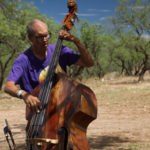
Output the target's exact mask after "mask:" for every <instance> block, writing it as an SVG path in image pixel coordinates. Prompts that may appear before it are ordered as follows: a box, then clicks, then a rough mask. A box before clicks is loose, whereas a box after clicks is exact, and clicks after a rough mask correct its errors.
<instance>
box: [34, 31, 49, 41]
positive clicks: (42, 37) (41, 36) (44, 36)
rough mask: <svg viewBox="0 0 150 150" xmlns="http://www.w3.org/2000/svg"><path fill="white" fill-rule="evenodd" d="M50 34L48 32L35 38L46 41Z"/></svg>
mask: <svg viewBox="0 0 150 150" xmlns="http://www.w3.org/2000/svg"><path fill="white" fill-rule="evenodd" d="M50 35H51V33H50V32H48V33H47V34H43V35H36V36H35V38H36V39H37V40H43V39H44V38H46V39H48V38H49V37H50Z"/></svg>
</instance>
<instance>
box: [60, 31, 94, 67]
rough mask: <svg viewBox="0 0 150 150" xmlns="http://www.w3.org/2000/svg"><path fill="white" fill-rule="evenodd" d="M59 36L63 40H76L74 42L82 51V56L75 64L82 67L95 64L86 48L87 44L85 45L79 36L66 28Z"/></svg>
mask: <svg viewBox="0 0 150 150" xmlns="http://www.w3.org/2000/svg"><path fill="white" fill-rule="evenodd" d="M59 36H60V38H62V39H63V40H67V41H71V42H74V44H75V45H76V46H77V48H78V50H79V52H80V58H79V60H78V61H77V62H76V63H75V65H79V66H82V67H91V66H93V65H94V61H93V59H92V56H91V55H90V53H89V52H88V50H87V49H86V48H85V46H83V44H82V43H81V42H80V40H79V39H78V38H77V37H75V36H74V35H73V34H71V33H70V32H67V31H65V30H62V31H60V34H59Z"/></svg>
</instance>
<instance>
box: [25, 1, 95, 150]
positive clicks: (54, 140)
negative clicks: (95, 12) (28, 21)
mask: <svg viewBox="0 0 150 150" xmlns="http://www.w3.org/2000/svg"><path fill="white" fill-rule="evenodd" d="M68 8H69V14H68V15H66V16H65V18H64V21H63V23H62V27H61V30H62V29H63V30H67V31H69V30H71V29H72V27H73V25H74V22H75V19H76V18H77V4H76V2H75V0H68ZM62 41H63V40H62V39H61V38H59V37H58V39H57V43H56V46H55V49H54V52H53V56H52V59H51V61H50V64H49V69H48V72H47V75H46V78H45V80H44V81H43V82H42V83H41V84H40V85H39V86H38V87H36V88H35V89H34V90H33V92H32V94H33V95H34V96H37V97H38V98H39V100H40V102H41V104H42V110H41V111H40V113H34V114H33V113H32V112H30V110H29V108H28V107H27V110H26V112H27V114H26V116H27V118H28V129H27V138H26V142H27V150H89V149H90V147H89V145H88V141H87V138H86V131H87V127H88V125H89V124H90V123H91V122H92V121H93V120H94V119H96V117H97V101H96V97H95V94H94V92H93V91H92V90H91V89H90V88H89V87H87V86H86V85H84V84H81V83H80V82H77V81H75V80H73V79H71V78H70V77H69V76H68V75H67V74H66V73H64V72H61V71H60V70H59V69H56V68H57V66H59V65H58V60H59V55H60V51H61V47H62ZM56 70H57V71H56Z"/></svg>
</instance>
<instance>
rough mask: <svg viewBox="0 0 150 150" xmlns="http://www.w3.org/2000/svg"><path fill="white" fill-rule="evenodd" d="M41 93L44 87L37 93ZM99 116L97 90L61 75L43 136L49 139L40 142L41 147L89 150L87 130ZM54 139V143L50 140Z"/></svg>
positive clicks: (35, 92)
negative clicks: (94, 90) (95, 92)
mask: <svg viewBox="0 0 150 150" xmlns="http://www.w3.org/2000/svg"><path fill="white" fill-rule="evenodd" d="M39 93H40V86H38V87H37V88H36V89H35V90H34V91H33V95H35V96H38V95H39ZM96 117H97V101H96V97H95V95H94V93H93V91H92V90H91V89H90V88H88V87H87V86H85V85H83V84H80V83H79V82H77V81H74V80H72V79H71V78H68V76H66V75H65V74H62V73H59V74H57V77H56V81H55V84H54V85H53V88H52V90H51V92H50V95H49V101H48V105H47V109H46V113H45V117H44V123H43V126H42V130H41V133H40V137H39V139H45V142H41V143H40V144H39V145H40V147H39V149H41V150H89V149H90V148H89V145H88V141H87V138H86V131H87V127H88V125H89V123H90V122H91V121H93V120H94V119H96ZM50 140H51V141H52V142H46V141H50ZM39 141H40V140H39ZM41 141H42V140H41ZM36 144H37V143H36Z"/></svg>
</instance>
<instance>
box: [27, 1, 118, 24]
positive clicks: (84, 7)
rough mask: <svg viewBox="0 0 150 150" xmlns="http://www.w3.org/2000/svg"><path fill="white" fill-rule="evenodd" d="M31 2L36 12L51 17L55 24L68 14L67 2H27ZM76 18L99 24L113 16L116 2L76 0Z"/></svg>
mask: <svg viewBox="0 0 150 150" xmlns="http://www.w3.org/2000/svg"><path fill="white" fill-rule="evenodd" d="M28 2H33V3H34V6H36V7H37V8H38V10H39V11H40V12H41V13H42V14H45V15H46V16H47V17H52V18H53V19H54V20H55V21H56V23H61V22H62V21H63V19H64V17H65V14H66V13H68V8H67V0H28ZM76 2H77V5H78V17H79V19H80V20H83V21H85V20H87V21H89V22H90V23H92V24H93V23H101V22H103V21H105V20H106V19H107V18H108V17H112V16H113V15H114V10H115V8H116V6H117V0H76Z"/></svg>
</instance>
